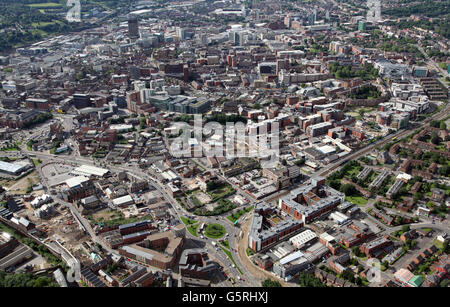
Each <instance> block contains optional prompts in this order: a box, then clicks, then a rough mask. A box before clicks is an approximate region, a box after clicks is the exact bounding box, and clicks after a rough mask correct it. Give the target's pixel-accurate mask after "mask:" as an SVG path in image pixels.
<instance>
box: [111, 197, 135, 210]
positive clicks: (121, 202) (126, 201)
mask: <svg viewBox="0 0 450 307" xmlns="http://www.w3.org/2000/svg"><path fill="white" fill-rule="evenodd" d="M113 204H114V205H115V206H119V207H124V206H128V205H132V204H134V200H133V198H132V197H131V196H130V195H125V196H122V197H119V198H116V199H113Z"/></svg>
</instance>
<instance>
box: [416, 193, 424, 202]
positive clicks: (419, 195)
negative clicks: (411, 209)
mask: <svg viewBox="0 0 450 307" xmlns="http://www.w3.org/2000/svg"><path fill="white" fill-rule="evenodd" d="M421 199H423V194H422V193H420V192H417V193H416V194H414V201H418V200H421Z"/></svg>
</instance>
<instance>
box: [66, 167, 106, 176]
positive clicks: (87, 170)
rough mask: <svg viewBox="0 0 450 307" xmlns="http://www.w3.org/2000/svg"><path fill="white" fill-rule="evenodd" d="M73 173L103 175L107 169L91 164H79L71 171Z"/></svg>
mask: <svg viewBox="0 0 450 307" xmlns="http://www.w3.org/2000/svg"><path fill="white" fill-rule="evenodd" d="M72 173H73V174H75V175H81V176H87V177H90V176H97V177H105V176H106V175H107V174H108V173H109V170H107V169H104V168H100V167H95V166H91V165H81V166H79V167H77V168H76V169H74V170H73V171H72Z"/></svg>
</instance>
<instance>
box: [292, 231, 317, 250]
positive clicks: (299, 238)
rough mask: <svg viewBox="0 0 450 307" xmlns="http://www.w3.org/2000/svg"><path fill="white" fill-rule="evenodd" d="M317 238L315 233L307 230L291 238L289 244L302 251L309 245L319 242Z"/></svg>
mask: <svg viewBox="0 0 450 307" xmlns="http://www.w3.org/2000/svg"><path fill="white" fill-rule="evenodd" d="M317 238H318V237H317V235H316V234H315V233H314V232H313V231H311V230H309V229H307V230H305V231H302V232H301V233H299V234H298V235H295V236H294V237H292V238H290V239H289V242H291V244H292V245H294V246H295V248H297V249H300V248H303V247H304V246H306V245H308V244H311V243H313V242H315V241H317Z"/></svg>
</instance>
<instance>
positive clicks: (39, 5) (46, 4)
mask: <svg viewBox="0 0 450 307" xmlns="http://www.w3.org/2000/svg"><path fill="white" fill-rule="evenodd" d="M28 6H30V7H34V8H40V9H42V8H51V7H62V5H61V4H60V3H55V2H44V3H32V4H28Z"/></svg>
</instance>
